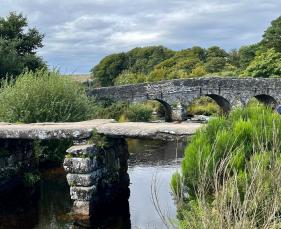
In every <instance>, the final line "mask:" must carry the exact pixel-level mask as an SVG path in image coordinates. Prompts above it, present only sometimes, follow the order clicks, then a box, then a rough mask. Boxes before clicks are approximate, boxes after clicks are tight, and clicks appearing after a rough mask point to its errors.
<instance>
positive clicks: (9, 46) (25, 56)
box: [0, 12, 46, 77]
mask: <svg viewBox="0 0 281 229" xmlns="http://www.w3.org/2000/svg"><path fill="white" fill-rule="evenodd" d="M43 37H44V35H43V34H40V33H39V31H38V30H37V29H36V28H29V27H28V23H27V18H26V17H24V16H23V15H22V14H17V13H15V12H12V13H10V14H9V15H8V16H7V17H6V18H2V17H1V18H0V76H1V77H4V76H6V75H14V76H16V75H19V74H20V73H22V72H23V71H24V70H25V69H28V70H32V71H34V70H36V69H38V68H42V67H46V64H45V63H44V62H43V60H42V58H41V57H38V56H36V51H37V49H38V48H42V47H43V44H42V40H43Z"/></svg>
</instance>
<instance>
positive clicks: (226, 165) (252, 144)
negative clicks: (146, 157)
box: [171, 106, 281, 229]
mask: <svg viewBox="0 0 281 229" xmlns="http://www.w3.org/2000/svg"><path fill="white" fill-rule="evenodd" d="M280 129H281V117H280V115H279V114H277V113H275V112H273V111H272V110H271V109H270V108H265V107H262V106H250V107H248V108H245V109H242V108H241V109H237V110H235V111H233V112H232V113H231V114H230V115H229V117H228V118H226V117H218V118H215V119H212V120H211V121H210V122H209V123H208V125H207V126H206V127H205V128H203V129H202V130H200V131H198V132H197V133H196V135H195V136H194V137H193V138H192V141H191V143H190V144H189V145H188V146H187V148H186V151H185V157H184V160H183V162H182V170H181V174H179V173H176V174H175V175H174V176H173V178H172V181H171V186H172V190H173V192H174V193H175V195H176V196H177V200H178V201H179V206H180V211H179V219H180V227H181V228H199V229H201V228H206V229H207V228H208V229H209V228H211V229H212V228H213V229H215V228H242V229H249V228H250V229H251V228H264V229H265V228H279V227H280V225H281V218H280V210H281V204H280V203H281V202H280V200H281V199H280V198H281V193H280V188H279V184H280V181H281V173H280V172H281V170H280V169H281V155H280V152H281V151H280V150H281V144H280V143H281V142H280V137H281V132H280Z"/></svg>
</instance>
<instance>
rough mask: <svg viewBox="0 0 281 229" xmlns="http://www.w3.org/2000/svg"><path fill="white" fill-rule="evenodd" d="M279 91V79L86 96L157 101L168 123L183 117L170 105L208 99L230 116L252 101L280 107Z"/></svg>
mask: <svg viewBox="0 0 281 229" xmlns="http://www.w3.org/2000/svg"><path fill="white" fill-rule="evenodd" d="M280 90H281V79H280V78H279V79H278V78H272V79H265V78H230V77H208V78H194V79H177V80H169V81H160V82H153V83H143V84H134V85H123V86H115V87H103V88H95V89H93V88H90V89H88V95H89V96H93V97H95V98H96V99H98V100H99V99H109V100H113V101H126V102H131V103H136V102H144V101H147V100H156V101H159V102H160V103H162V104H163V105H164V107H165V109H166V114H170V116H171V117H170V118H167V120H169V119H171V120H172V121H181V120H183V119H184V118H185V117H184V116H183V114H181V112H180V109H174V107H173V104H182V105H183V106H188V105H190V104H191V103H192V101H194V100H195V99H197V98H199V97H201V96H209V97H210V98H212V99H213V100H215V102H217V104H218V105H219V106H220V107H221V108H222V110H223V111H224V112H229V111H230V110H231V109H232V108H233V107H237V106H240V105H246V104H247V103H248V102H249V101H250V99H251V98H253V97H255V98H256V99H258V100H259V101H260V102H263V103H266V104H273V105H276V104H278V103H279V104H280V103H281V94H280Z"/></svg>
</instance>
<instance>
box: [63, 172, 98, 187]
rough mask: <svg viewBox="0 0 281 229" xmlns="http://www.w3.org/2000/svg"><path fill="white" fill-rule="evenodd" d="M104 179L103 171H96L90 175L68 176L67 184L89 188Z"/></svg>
mask: <svg viewBox="0 0 281 229" xmlns="http://www.w3.org/2000/svg"><path fill="white" fill-rule="evenodd" d="M101 177H102V170H101V169H99V170H96V171H93V172H92V173H89V174H72V173H69V174H67V175H66V178H67V182H68V184H69V185H70V186H83V187H88V186H91V185H93V184H95V183H97V182H98V179H99V178H101Z"/></svg>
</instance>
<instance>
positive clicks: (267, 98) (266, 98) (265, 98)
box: [253, 94, 278, 108]
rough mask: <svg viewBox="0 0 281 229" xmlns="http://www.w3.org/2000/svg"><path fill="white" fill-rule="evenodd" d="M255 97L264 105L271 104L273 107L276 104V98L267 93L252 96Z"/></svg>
mask: <svg viewBox="0 0 281 229" xmlns="http://www.w3.org/2000/svg"><path fill="white" fill-rule="evenodd" d="M253 97H254V98H255V99H257V100H258V101H259V102H260V103H263V104H264V105H266V106H271V107H272V108H275V107H276V106H277V104H278V103H277V100H276V99H275V98H274V97H273V96H271V95H268V94H258V95H255V96H253Z"/></svg>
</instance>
